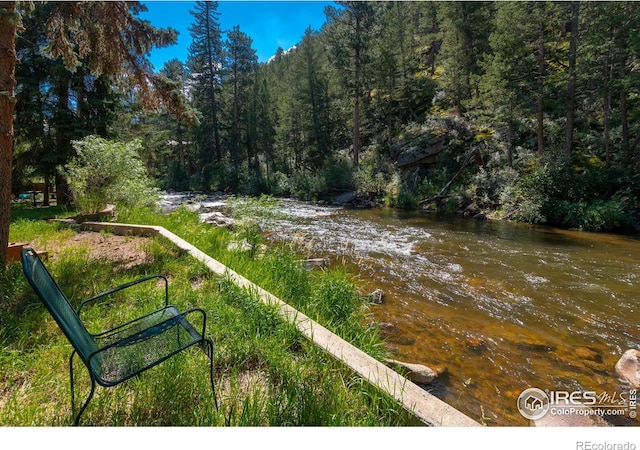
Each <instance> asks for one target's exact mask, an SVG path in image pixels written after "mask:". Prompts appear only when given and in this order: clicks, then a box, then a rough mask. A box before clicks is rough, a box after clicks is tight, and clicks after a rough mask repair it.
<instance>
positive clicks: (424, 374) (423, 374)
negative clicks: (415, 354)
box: [384, 359, 438, 384]
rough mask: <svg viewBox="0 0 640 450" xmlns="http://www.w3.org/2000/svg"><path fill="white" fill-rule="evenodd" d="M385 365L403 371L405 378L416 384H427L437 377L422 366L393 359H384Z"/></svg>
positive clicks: (431, 370)
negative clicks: (405, 373)
mask: <svg viewBox="0 0 640 450" xmlns="http://www.w3.org/2000/svg"><path fill="white" fill-rule="evenodd" d="M384 362H385V363H387V364H390V365H392V366H397V367H401V368H403V369H405V371H407V372H408V374H407V378H408V379H409V380H411V381H413V382H414V383H417V384H429V383H431V382H433V380H435V379H436V378H437V377H438V373H437V372H436V371H435V370H433V369H430V368H429V367H427V366H423V365H422V364H412V363H406V362H402V361H397V360H395V359H385V360H384Z"/></svg>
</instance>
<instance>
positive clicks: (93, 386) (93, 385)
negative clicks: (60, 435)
mask: <svg viewBox="0 0 640 450" xmlns="http://www.w3.org/2000/svg"><path fill="white" fill-rule="evenodd" d="M75 354H76V351H75V350H74V351H73V352H71V356H70V357H69V380H70V381H71V412H72V414H73V415H75V413H76V404H75V396H74V388H73V356H74V355H75ZM89 376H90V377H91V392H90V393H89V397H87V400H85V402H84V404H83V405H82V408H80V412H79V413H78V415H76V416H75V419H74V421H73V426H74V427H77V426H78V424H79V423H80V416H82V414H83V413H84V410H85V409H87V406H88V405H89V402H90V401H91V399H92V398H93V394H94V393H95V391H96V380H95V379H94V378H93V375H92V374H91V372H89Z"/></svg>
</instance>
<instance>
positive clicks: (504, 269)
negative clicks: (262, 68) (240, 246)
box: [264, 201, 640, 425]
mask: <svg viewBox="0 0 640 450" xmlns="http://www.w3.org/2000/svg"><path fill="white" fill-rule="evenodd" d="M281 210H282V213H283V215H282V217H280V218H277V219H271V220H268V221H267V222H266V223H265V224H264V226H265V227H266V228H269V231H270V232H272V233H274V234H275V236H276V237H277V238H281V239H290V240H295V241H296V243H297V244H298V246H300V247H302V248H305V249H306V251H307V256H309V257H327V258H329V260H330V261H331V263H332V264H346V265H347V266H348V267H349V268H350V270H351V271H352V272H353V273H355V274H357V276H358V280H359V284H360V285H361V286H362V293H363V294H366V293H369V292H371V291H373V290H375V289H382V290H383V291H384V294H385V295H384V304H383V305H372V306H371V311H372V313H373V314H374V316H375V318H376V319H377V320H378V321H379V322H380V323H381V327H382V332H383V335H384V336H385V338H386V340H387V341H388V343H389V347H390V350H391V351H392V352H393V353H394V358H395V359H399V360H403V361H406V362H411V363H419V364H424V365H427V366H431V367H439V368H445V369H446V372H445V373H444V374H443V375H442V376H441V377H440V378H439V379H438V380H437V382H436V383H435V384H434V385H432V386H425V389H428V390H430V391H431V392H432V393H433V394H434V395H436V396H437V397H439V398H441V399H443V400H444V401H446V402H447V403H449V404H451V405H452V406H454V407H456V408H457V409H459V410H461V411H462V412H464V413H466V414H467V415H469V416H470V417H472V418H474V419H476V420H479V421H480V420H484V421H485V423H487V424H488V425H529V421H528V420H527V419H525V418H524V417H522V416H521V415H520V413H519V412H518V409H517V407H516V402H517V398H518V396H519V395H520V393H521V392H522V391H523V390H524V389H526V388H529V387H537V388H540V389H542V390H549V391H557V390H568V391H575V390H586V391H596V392H597V393H599V394H600V393H604V392H606V393H608V394H609V395H611V396H614V395H621V394H623V395H624V389H623V387H622V386H621V384H620V382H619V381H618V377H617V375H616V373H615V369H614V366H615V364H616V362H617V361H618V359H619V358H620V356H621V355H622V353H624V352H625V351H626V350H627V349H630V348H640V328H639V323H638V319H639V317H640V316H639V314H638V310H639V309H640V240H638V239H636V238H634V237H629V236H618V235H611V234H595V233H584V232H576V231H565V230H558V229H552V228H546V227H537V226H531V225H522V224H513V223H507V222H497V221H476V220H473V219H462V218H457V217H449V218H439V217H437V216H435V215H431V214H426V213H419V212H402V211H398V210H392V209H369V210H353V209H341V208H329V207H320V206H315V205H312V204H307V203H300V202H294V201H283V202H282V206H281ZM614 423H617V424H625V425H638V424H639V423H638V422H637V420H635V421H634V420H630V419H628V418H625V419H617V420H616V421H614Z"/></svg>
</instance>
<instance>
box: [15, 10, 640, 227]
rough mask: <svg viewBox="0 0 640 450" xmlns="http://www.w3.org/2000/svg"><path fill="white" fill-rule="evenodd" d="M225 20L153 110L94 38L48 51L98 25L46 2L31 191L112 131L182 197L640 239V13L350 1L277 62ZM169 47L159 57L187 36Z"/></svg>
mask: <svg viewBox="0 0 640 450" xmlns="http://www.w3.org/2000/svg"><path fill="white" fill-rule="evenodd" d="M118 3H119V2H118ZM133 4H134V5H135V3H133ZM75 7H77V8H87V7H88V3H81V2H80V3H77V4H75ZM217 8H218V4H217V2H197V3H194V6H193V9H192V24H191V26H190V29H189V32H190V37H191V40H192V44H191V46H190V47H189V55H188V58H187V60H186V61H178V60H172V61H169V62H167V63H166V64H165V65H164V67H163V68H162V69H161V70H160V71H159V73H155V74H150V76H151V75H152V77H153V78H152V79H153V80H154V83H155V86H156V88H157V89H159V92H160V91H161V92H163V95H164V99H165V100H167V101H163V102H162V103H161V104H156V105H149V98H148V97H145V96H144V95H142V94H144V93H145V91H144V90H141V89H139V88H135V87H134V86H136V85H140V84H141V83H142V84H144V82H145V81H144V80H142V79H138V80H131V79H130V78H128V77H127V76H126V73H127V72H126V71H125V73H124V75H123V74H121V75H118V76H116V75H115V74H114V73H112V72H109V71H108V70H107V69H106V68H103V67H102V66H100V65H97V63H96V60H95V59H94V58H91V52H90V49H91V48H90V46H91V45H93V44H92V43H91V41H90V40H87V41H85V44H84V45H80V46H76V47H73V46H68V47H64V48H62V47H61V48H58V47H55V46H52V45H50V44H47V42H48V41H47V35H48V33H50V31H51V30H47V29H46V27H47V26H58V28H57V30H58V32H59V33H62V34H64V35H73V34H78V33H82V32H83V30H79V29H76V28H74V27H73V25H69V24H67V25H64V26H63V25H61V24H64V23H66V22H64V17H62V18H59V22H56V21H55V20H53V19H52V18H51V4H47V3H39V2H38V3H35V4H34V5H33V8H32V11H30V12H28V13H26V14H24V16H23V21H22V26H23V30H22V31H20V32H19V33H18V37H17V39H16V51H17V57H18V59H19V61H20V62H19V63H18V64H17V66H16V82H17V86H16V99H17V100H16V110H15V150H14V163H13V178H12V180H13V183H12V191H13V193H14V194H16V195H17V194H18V193H20V192H21V191H24V190H26V189H27V188H28V186H29V184H30V183H31V182H33V180H34V179H35V178H38V179H43V178H44V179H45V182H47V183H61V182H62V180H60V174H61V171H60V168H61V167H63V166H64V165H66V164H68V163H69V162H70V161H71V160H72V159H73V158H74V157H75V156H76V154H75V153H76V150H75V149H74V147H73V145H72V144H71V143H72V141H78V140H81V139H83V138H85V137H86V136H89V135H95V136H100V137H103V138H105V139H109V140H110V141H122V142H132V141H136V142H139V143H140V145H139V146H138V147H139V148H138V150H139V152H138V153H139V155H138V156H139V157H140V158H141V159H142V161H143V162H144V165H145V166H146V171H147V173H148V174H149V175H150V176H151V178H152V179H153V180H155V183H156V184H157V186H158V187H159V188H161V189H165V190H168V189H174V190H186V189H190V190H201V191H216V190H220V191H227V192H233V193H240V194H261V193H267V194H272V195H278V196H294V197H298V198H303V199H330V198H332V197H333V196H335V195H337V194H340V193H343V192H347V191H353V192H355V193H356V194H357V196H358V197H359V198H361V199H366V200H367V201H368V202H374V203H385V204H388V205H391V206H396V207H419V206H421V207H423V208H437V209H440V210H444V211H447V212H452V213H453V212H458V213H460V214H464V215H476V214H478V213H481V214H491V215H493V216H494V217H502V218H509V219H514V220H522V221H528V222H533V223H544V224H551V225H560V226H564V227H569V228H581V229H589V230H626V231H633V230H638V229H639V228H640V219H639V217H640V214H639V213H640V149H639V145H640V121H639V120H638V118H639V117H638V116H640V95H639V94H640V83H639V81H640V80H639V78H638V75H639V73H640V72H639V71H640V59H639V57H640V33H639V30H638V26H639V25H638V24H640V4H638V3H635V2H475V1H474V2H423V1H420V2H405V1H400V2H360V1H354V2H337V3H336V4H335V6H331V7H328V8H327V9H326V11H325V15H326V22H325V24H324V26H323V27H322V29H321V30H318V31H313V30H311V29H308V30H307V31H306V33H305V34H304V35H303V36H301V38H300V42H299V44H298V45H297V46H295V47H294V48H292V49H279V50H278V52H277V53H276V55H274V57H273V58H271V59H270V60H269V62H267V63H258V59H257V57H256V52H255V50H254V49H253V48H252V39H251V37H250V36H248V35H247V34H246V33H245V32H243V31H242V24H239V25H238V26H236V27H233V29H231V30H222V29H221V27H220V22H219V17H220V14H219V12H218V10H217ZM129 11H131V12H132V13H133V14H134V15H135V14H136V13H137V10H136V9H135V7H134V9H133V10H131V9H130V10H129ZM54 19H55V18H54ZM56 20H58V19H56ZM105 20H107V19H105ZM109 20H110V21H111V19H109ZM110 23H115V25H114V26H120V25H118V23H119V22H118V21H117V20H115V21H111V22H110ZM56 24H57V25H56ZM121 25H122V26H127V27H131V24H122V23H121ZM136 27H138V25H136V26H135V27H134V28H133V30H134V31H144V30H141V29H138V28H136ZM146 31H149V30H146ZM154 33H156V34H155V35H153V36H152V37H153V38H154V39H155V42H156V45H168V44H169V43H170V42H171V40H172V38H174V37H175V36H173V37H172V36H171V34H166V33H160V32H159V31H155V32H154ZM127 44H128V45H130V46H132V47H136V46H137V47H139V48H136V49H135V51H131V52H130V54H132V55H134V54H144V53H145V52H146V51H148V48H146V47H145V48H142V47H140V46H141V45H142V44H141V41H139V40H136V39H131V40H130V41H127ZM69 50H73V52H71V53H68V51H69ZM103 63H104V64H111V63H113V61H108V60H105V61H103ZM119 63H120V64H128V65H135V64H142V66H140V67H142V68H144V69H145V70H147V71H150V68H149V67H147V66H144V61H143V60H141V59H136V58H130V59H128V60H126V61H120V62H119ZM70 66H73V67H72V69H73V70H69V67H70ZM131 73H133V72H131ZM136 73H139V72H136ZM150 79H151V78H150ZM150 106H151V108H150ZM56 178H57V180H56ZM452 180H453V182H452V183H450V184H449V182H450V181H452Z"/></svg>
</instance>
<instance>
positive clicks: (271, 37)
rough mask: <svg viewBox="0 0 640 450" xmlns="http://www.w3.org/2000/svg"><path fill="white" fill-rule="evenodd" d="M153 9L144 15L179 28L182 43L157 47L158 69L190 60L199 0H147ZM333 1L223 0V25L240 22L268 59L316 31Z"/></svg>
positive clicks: (161, 24)
mask: <svg viewBox="0 0 640 450" xmlns="http://www.w3.org/2000/svg"><path fill="white" fill-rule="evenodd" d="M142 3H143V4H144V5H145V6H146V7H147V8H148V9H149V11H148V12H146V13H142V14H140V18H142V19H145V20H149V21H150V22H151V23H152V24H153V25H154V26H156V27H158V28H166V27H171V28H173V29H175V30H177V31H178V32H179V33H180V34H179V36H178V44H177V45H173V46H171V47H167V48H164V49H155V50H154V51H153V52H152V53H151V57H150V60H151V62H152V64H153V66H154V68H155V70H160V69H162V67H163V66H164V63H165V62H166V61H168V60H170V59H172V58H177V59H178V60H180V61H182V62H186V60H187V54H188V51H187V49H188V48H189V44H190V43H191V35H190V34H189V26H190V25H191V23H192V22H193V15H192V14H191V13H190V12H189V10H193V9H194V5H195V2H190V1H143V2H142ZM331 4H333V2H320V1H220V2H218V12H219V13H220V26H221V28H222V30H223V31H226V30H230V29H232V28H233V27H234V26H235V25H239V26H240V31H242V32H244V33H246V34H247V35H248V36H249V37H250V38H251V39H252V40H253V45H252V47H253V48H254V49H255V50H256V53H257V55H258V61H259V62H266V61H267V60H268V59H269V58H270V57H271V56H273V55H274V54H275V52H276V50H277V49H278V47H282V48H283V49H284V50H287V49H288V48H290V47H292V46H293V45H295V44H297V43H298V42H300V40H301V39H302V36H304V32H305V30H306V29H307V27H309V26H311V28H312V29H313V30H314V31H316V30H319V29H320V28H321V27H322V25H323V24H324V22H325V15H324V8H325V6H327V5H331Z"/></svg>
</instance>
